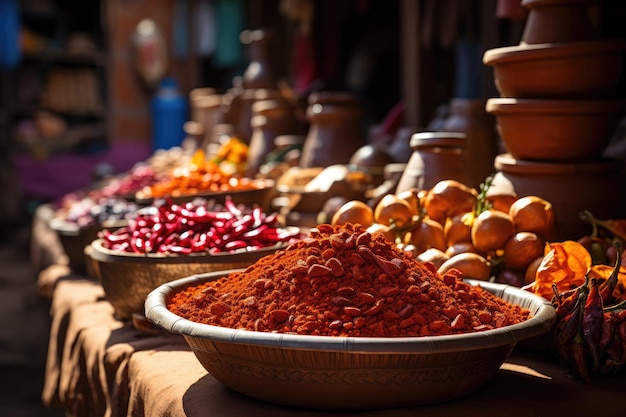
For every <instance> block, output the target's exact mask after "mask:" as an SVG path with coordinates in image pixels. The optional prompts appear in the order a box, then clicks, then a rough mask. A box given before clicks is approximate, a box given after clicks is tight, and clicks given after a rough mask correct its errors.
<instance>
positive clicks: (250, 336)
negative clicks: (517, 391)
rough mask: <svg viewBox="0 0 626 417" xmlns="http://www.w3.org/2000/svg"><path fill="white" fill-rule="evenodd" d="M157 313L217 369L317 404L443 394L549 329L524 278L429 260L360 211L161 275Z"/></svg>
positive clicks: (288, 400)
mask: <svg viewBox="0 0 626 417" xmlns="http://www.w3.org/2000/svg"><path fill="white" fill-rule="evenodd" d="M145 314H146V317H147V319H148V320H150V321H151V322H152V323H154V324H155V325H156V326H158V327H160V328H162V329H165V330H167V331H170V332H174V333H178V334H181V335H182V336H183V337H184V338H185V340H186V341H187V343H188V344H189V346H190V348H191V350H192V351H193V352H194V353H195V355H196V357H197V359H198V361H199V362H200V363H201V364H202V365H203V366H204V368H205V369H206V370H207V371H208V372H209V373H210V374H211V375H212V376H213V377H215V378H216V379H217V380H219V381H221V382H222V383H223V384H225V385H226V386H228V387H230V388H232V389H234V390H236V391H239V392H241V393H243V394H245V395H247V396H250V397H252V398H256V399H259V400H262V401H267V402H271V403H275V404H280V405H287V406H293V407H303V408H313V409H323V410H330V409H334V410H356V409H385V408H396V407H409V406H419V405H425V404H432V403H440V402H445V401H450V400H453V399H455V398H458V397H461V396H463V395H466V394H468V393H470V392H472V391H474V390H476V389H478V388H479V387H481V386H482V385H483V384H485V383H486V382H487V381H488V380H490V378H492V377H493V376H494V375H495V374H496V372H497V371H498V369H499V367H500V366H501V365H502V363H503V362H504V361H505V360H506V359H507V357H508V355H509V354H510V353H511V351H512V350H513V349H514V347H515V346H516V344H517V343H518V342H519V341H522V340H525V339H529V338H532V337H536V336H539V335H544V334H547V333H548V332H549V331H550V330H551V329H552V328H553V325H554V323H555V321H556V315H555V311H554V308H553V307H552V305H551V304H550V303H549V302H548V301H547V300H545V299H544V298H542V297H539V296H537V295H535V294H532V293H531V292H529V291H525V290H522V289H520V288H517V287H512V286H507V285H504V284H495V283H489V282H484V281H480V282H479V281H468V280H464V279H463V277H462V276H461V273H460V272H459V271H457V270H452V271H450V272H447V273H446V274H444V275H440V274H438V273H437V271H436V269H435V268H434V267H433V266H432V264H430V263H422V262H419V261H417V260H415V259H414V258H413V257H412V256H411V255H410V254H408V253H407V252H404V251H402V250H401V249H398V248H397V247H396V246H395V245H393V244H392V243H390V242H389V241H388V240H386V238H385V237H384V236H383V235H382V234H379V233H373V234H370V233H369V232H367V230H366V229H365V228H363V227H362V226H360V225H353V224H349V223H348V224H345V225H341V226H331V225H327V224H321V225H317V227H315V228H312V229H311V230H310V231H309V234H308V236H307V238H306V239H301V240H299V241H297V242H295V243H293V244H291V245H289V246H288V247H286V248H284V249H281V250H278V251H276V252H274V253H272V254H270V255H267V256H264V257H263V258H261V259H259V260H257V261H256V262H255V263H254V264H253V265H251V266H249V267H247V268H246V269H234V270H230V271H220V272H213V273H206V274H199V275H196V276H190V277H185V278H181V279H178V280H174V281H172V282H169V283H167V284H163V285H161V286H159V287H158V288H156V289H155V290H154V291H152V292H151V293H150V294H149V295H148V296H147V297H146V303H145Z"/></svg>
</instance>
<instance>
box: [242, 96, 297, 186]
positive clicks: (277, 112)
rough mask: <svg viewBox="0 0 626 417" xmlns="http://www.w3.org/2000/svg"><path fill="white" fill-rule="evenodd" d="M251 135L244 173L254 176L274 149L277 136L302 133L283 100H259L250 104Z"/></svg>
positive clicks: (292, 113)
mask: <svg viewBox="0 0 626 417" xmlns="http://www.w3.org/2000/svg"><path fill="white" fill-rule="evenodd" d="M250 123H251V126H252V135H251V137H250V144H249V146H248V167H247V170H246V175H247V176H249V177H254V176H256V174H257V173H258V172H259V168H260V167H261V165H262V164H263V163H264V162H265V160H266V158H267V155H268V154H269V153H270V152H272V151H273V150H274V149H275V142H274V140H275V139H276V137H277V136H280V135H286V134H298V133H302V127H301V126H299V125H298V122H297V120H296V118H295V116H294V112H293V109H292V107H291V105H290V104H289V103H287V102H286V101H285V100H277V99H273V100H261V101H257V102H255V103H254V104H253V105H252V118H251V121H250Z"/></svg>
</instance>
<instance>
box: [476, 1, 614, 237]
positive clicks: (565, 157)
mask: <svg viewBox="0 0 626 417" xmlns="http://www.w3.org/2000/svg"><path fill="white" fill-rule="evenodd" d="M598 3H599V2H598V1H597V0H522V1H521V5H522V7H524V8H525V9H527V10H528V18H527V21H526V25H525V27H524V32H523V35H522V40H521V42H520V43H519V45H516V46H510V47H503V48H496V49H491V50H488V51H486V52H485V54H484V56H483V62H484V63H485V64H486V65H489V66H492V67H493V69H494V80H495V84H496V87H497V89H498V91H499V93H500V97H499V98H491V99H489V100H488V101H487V104H486V110H487V112H488V113H491V114H493V115H494V116H495V117H496V122H497V128H498V131H499V133H500V136H501V139H502V142H503V144H504V146H505V147H506V151H507V152H508V153H507V154H502V155H498V156H496V158H495V168H496V170H497V171H498V172H497V175H496V183H497V184H498V185H500V186H503V185H505V186H509V187H512V188H513V191H514V192H515V193H516V194H517V195H519V196H523V195H538V196H540V197H543V198H545V199H547V200H548V201H550V202H551V203H552V204H553V206H554V208H555V212H556V215H557V227H558V231H559V237H560V238H562V239H577V238H579V237H581V236H583V235H585V234H588V233H589V232H590V230H589V225H588V224H585V223H584V222H582V221H581V220H580V219H579V217H578V215H579V213H580V212H581V211H583V210H590V211H591V212H592V213H594V214H595V215H596V216H598V217H599V218H603V217H604V218H616V217H619V216H623V213H624V210H625V208H626V194H624V193H623V192H620V191H619V190H620V187H621V185H620V184H621V183H622V181H623V180H624V177H623V173H622V172H621V168H622V163H621V162H618V161H613V160H608V159H605V158H603V156H602V155H603V152H604V150H605V148H606V147H607V145H608V143H609V142H610V140H611V138H612V136H613V135H614V133H615V130H616V128H617V125H618V123H619V120H620V118H621V117H622V116H623V114H624V112H625V111H626V100H624V99H623V98H620V97H616V89H617V85H618V83H619V80H620V77H621V75H622V70H623V60H624V57H623V54H624V51H625V50H626V42H624V41H623V40H620V39H601V37H600V31H599V29H598V28H597V26H596V25H595V23H594V19H593V18H592V12H593V11H594V10H596V9H595V6H597V5H598Z"/></svg>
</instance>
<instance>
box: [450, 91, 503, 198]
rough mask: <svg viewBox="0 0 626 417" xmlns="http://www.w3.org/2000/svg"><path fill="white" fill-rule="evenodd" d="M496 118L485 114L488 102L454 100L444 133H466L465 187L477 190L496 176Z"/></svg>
mask: <svg viewBox="0 0 626 417" xmlns="http://www.w3.org/2000/svg"><path fill="white" fill-rule="evenodd" d="M495 122H496V121H495V118H494V117H493V116H492V115H491V114H489V113H487V112H486V111H485V100H480V99H465V98H454V99H452V100H451V101H450V105H449V115H448V117H447V118H446V120H445V121H444V123H443V126H442V128H441V129H442V131H445V132H462V133H465V136H466V143H465V151H464V155H465V161H466V164H467V166H466V168H465V169H466V171H467V182H465V184H466V185H468V186H470V187H474V188H478V187H479V186H480V184H481V183H482V182H484V180H485V178H486V177H487V176H489V175H491V174H492V173H493V159H494V158H495V156H496V155H497V154H498V151H497V150H498V136H497V132H496V127H495Z"/></svg>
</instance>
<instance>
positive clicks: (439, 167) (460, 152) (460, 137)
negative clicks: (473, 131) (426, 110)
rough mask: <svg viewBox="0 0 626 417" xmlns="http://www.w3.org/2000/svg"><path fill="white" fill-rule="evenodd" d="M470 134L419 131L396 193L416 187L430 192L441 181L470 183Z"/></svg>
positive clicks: (412, 142)
mask: <svg viewBox="0 0 626 417" xmlns="http://www.w3.org/2000/svg"><path fill="white" fill-rule="evenodd" d="M466 142H467V140H466V135H465V133H461V132H418V133H415V134H413V136H411V148H412V149H413V153H412V154H411V158H410V159H409V162H408V163H407V165H406V168H405V169H404V172H403V173H402V176H401V177H400V180H399V182H398V185H397V187H396V193H400V192H402V191H407V190H410V189H412V188H417V189H418V190H429V189H431V188H432V187H433V186H434V185H435V184H437V183H438V182H439V181H441V180H457V181H460V182H462V183H463V184H468V182H469V175H468V171H467V169H466V164H465V156H464V153H465V146H466Z"/></svg>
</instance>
